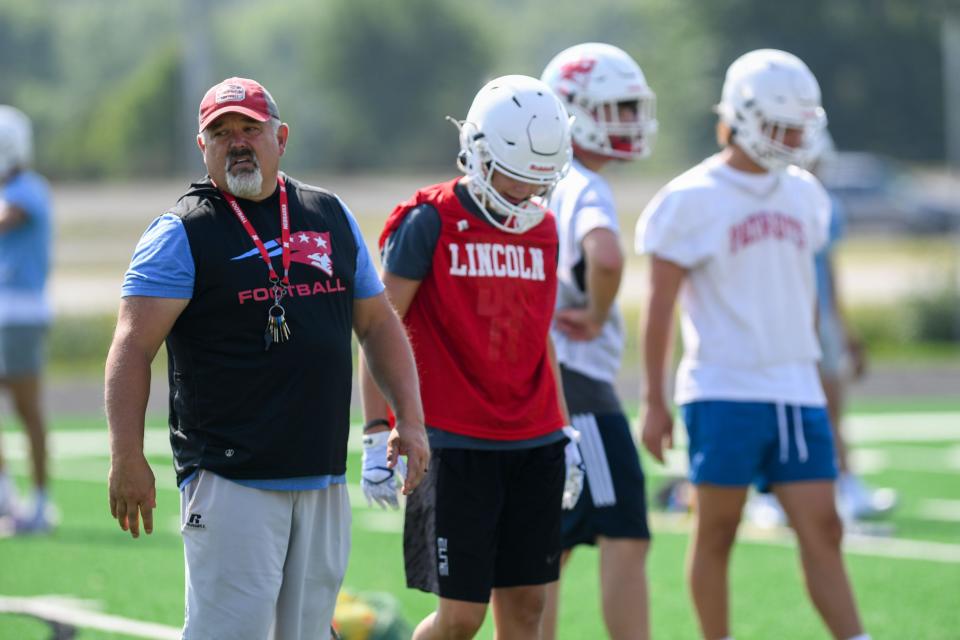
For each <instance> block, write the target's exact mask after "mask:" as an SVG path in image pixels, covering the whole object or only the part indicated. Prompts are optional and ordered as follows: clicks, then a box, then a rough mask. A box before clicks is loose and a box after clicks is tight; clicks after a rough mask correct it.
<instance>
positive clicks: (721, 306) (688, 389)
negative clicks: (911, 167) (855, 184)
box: [635, 156, 830, 406]
mask: <svg viewBox="0 0 960 640" xmlns="http://www.w3.org/2000/svg"><path fill="white" fill-rule="evenodd" d="M829 220H830V200H829V198H828V196H827V193H826V191H825V190H824V189H823V187H822V186H821V185H820V183H819V182H818V181H817V179H816V178H814V177H813V176H812V175H811V174H810V173H808V172H807V171H804V170H802V169H798V168H796V167H789V168H788V169H786V170H784V171H782V172H778V173H765V174H750V173H745V172H742V171H737V170H735V169H732V168H730V167H729V166H727V165H726V164H724V163H723V162H721V161H720V160H719V158H718V157H717V156H714V157H712V158H708V159H707V160H705V161H703V162H702V163H700V164H699V165H697V166H696V167H694V168H693V169H690V170H689V171H687V172H686V173H684V174H682V175H681V176H679V177H677V178H675V179H674V180H673V181H671V182H670V183H669V184H668V185H667V186H666V187H664V188H663V189H661V190H660V192H659V193H658V194H657V195H656V197H655V198H654V199H653V200H652V201H651V202H650V204H649V205H648V206H647V208H646V209H645V210H644V212H643V214H642V215H641V217H640V220H639V221H638V222H637V232H636V245H635V246H636V250H637V252H640V253H651V254H654V255H656V256H657V257H659V258H662V259H664V260H669V261H670V262H674V263H676V264H678V265H680V266H682V267H685V268H686V269H688V274H687V278H686V279H685V281H684V285H683V287H682V289H681V291H680V306H681V311H682V314H681V332H682V336H683V345H684V353H683V358H682V360H681V362H680V367H679V370H678V372H677V382H676V389H675V401H676V402H677V403H678V404H682V403H686V402H691V401H694V400H708V399H709V400H745V401H749V400H752V401H768V402H787V403H791V404H802V405H814V406H822V405H823V404H824V402H825V401H824V396H823V390H822V388H821V386H820V380H819V377H818V375H817V368H816V362H817V360H818V359H819V357H820V348H819V346H818V343H817V336H816V327H815V322H814V313H815V308H816V303H815V298H816V285H815V279H814V268H813V254H814V253H815V252H816V251H817V250H818V249H820V248H821V247H822V246H823V245H824V244H825V243H826V241H827V235H828V226H829Z"/></svg>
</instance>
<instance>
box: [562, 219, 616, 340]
mask: <svg viewBox="0 0 960 640" xmlns="http://www.w3.org/2000/svg"><path fill="white" fill-rule="evenodd" d="M582 246H583V255H584V266H585V269H584V271H585V273H584V283H585V285H586V294H587V306H586V307H585V308H583V309H560V310H559V311H557V314H556V322H557V328H558V329H559V330H560V331H562V332H563V333H565V334H566V335H567V336H569V337H570V338H572V339H573V340H592V339H594V338H596V337H597V336H598V335H600V332H601V330H602V329H603V325H604V323H606V321H607V317H608V316H609V315H610V309H611V308H612V307H613V302H614V300H615V299H616V297H617V292H618V291H619V290H620V280H621V278H622V277H623V251H622V250H621V248H620V239H619V237H618V236H617V234H616V233H615V232H614V231H613V230H612V229H607V228H602V227H601V228H596V229H593V230H592V231H590V232H589V233H587V235H586V236H584V238H583V241H582Z"/></svg>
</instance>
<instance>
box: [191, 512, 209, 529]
mask: <svg viewBox="0 0 960 640" xmlns="http://www.w3.org/2000/svg"><path fill="white" fill-rule="evenodd" d="M202 517H203V516H201V515H200V514H199V513H191V514H190V517H189V518H187V526H188V527H190V528H191V529H206V528H207V525H205V524H203V523H202V522H200V519H201V518H202Z"/></svg>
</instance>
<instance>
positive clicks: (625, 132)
mask: <svg viewBox="0 0 960 640" xmlns="http://www.w3.org/2000/svg"><path fill="white" fill-rule="evenodd" d="M542 79H543V80H544V82H546V83H547V84H548V85H550V88H552V89H553V90H554V92H555V93H556V94H557V95H558V96H559V97H560V99H561V101H562V102H563V104H564V106H565V107H566V109H567V111H568V113H569V114H570V115H571V116H573V117H574V121H573V129H572V137H573V154H574V158H573V162H572V164H571V168H570V172H569V173H568V174H567V175H566V176H565V177H564V178H563V179H562V180H561V181H560V183H559V184H558V185H557V188H556V189H555V190H554V192H553V195H552V196H551V198H550V208H551V210H553V211H554V212H555V213H556V216H557V226H558V230H559V234H560V259H559V263H558V272H559V273H558V280H559V282H558V295H557V310H556V317H555V322H554V327H553V331H552V336H553V342H554V345H555V346H556V349H557V360H558V361H559V363H560V372H561V375H562V377H563V390H564V395H565V397H566V402H567V408H568V409H569V411H570V414H571V420H572V422H573V426H574V428H575V429H577V431H579V433H580V450H581V453H582V454H583V460H584V466H585V468H586V482H585V483H584V486H585V488H586V489H588V490H585V491H584V492H583V493H582V494H581V496H580V500H579V501H578V502H577V504H576V506H575V507H574V508H573V509H572V510H571V511H567V512H564V517H563V548H564V554H563V556H562V562H565V561H566V560H567V558H568V557H569V555H570V553H571V552H572V551H573V548H574V547H575V546H577V545H582V544H589V545H597V546H598V547H599V549H600V589H601V593H602V601H603V616H604V622H605V623H606V628H607V633H608V634H609V636H610V637H611V638H614V639H615V640H617V639H625V638H640V639H642V638H648V637H649V635H650V630H649V626H650V625H649V620H648V617H649V616H648V606H647V600H648V598H647V582H646V569H645V563H646V556H647V549H648V548H649V545H650V531H649V529H648V527H647V512H646V498H645V495H644V476H643V471H642V469H641V468H640V459H639V456H638V454H637V449H636V446H635V445H634V441H633V438H632V436H631V435H630V425H629V423H628V422H627V417H626V415H625V413H624V411H623V407H622V405H621V403H620V399H619V398H618V397H617V392H616V389H615V388H614V383H615V381H616V377H617V372H618V371H619V368H620V360H621V356H622V354H623V345H624V328H623V318H622V316H621V315H620V310H619V309H618V308H617V305H616V296H617V292H618V290H619V287H620V278H621V276H622V273H623V252H622V250H621V248H620V226H619V223H618V221H617V212H616V208H615V206H614V201H613V193H612V191H611V189H610V185H609V184H608V183H607V181H606V180H605V179H604V178H603V177H602V176H601V174H600V172H601V171H603V169H604V168H605V167H607V166H608V165H610V164H611V163H615V162H626V161H632V160H636V159H639V158H645V157H647V156H648V155H650V152H651V151H652V150H653V143H654V138H655V136H656V132H657V120H656V115H655V114H656V96H655V95H654V92H653V91H652V90H651V89H650V87H649V85H648V84H647V81H646V78H645V77H644V74H643V71H642V70H641V69H640V66H639V65H638V64H637V63H636V61H634V59H633V58H631V57H630V55H629V54H627V53H626V52H625V51H623V50H621V49H619V48H617V47H614V46H611V45H609V44H601V43H586V44H579V45H576V46H573V47H570V48H569V49H566V50H564V51H562V52H560V53H559V54H557V56H556V57H554V58H553V60H551V61H550V63H549V64H548V65H547V67H546V69H545V70H544V72H543V76H542ZM557 591H558V588H557V585H556V584H553V585H551V586H550V587H548V592H549V594H550V595H549V600H548V603H549V604H548V612H549V615H548V616H547V618H546V619H545V624H544V637H545V638H548V639H552V638H554V637H555V635H556V629H555V626H556V615H557V611H556V604H557Z"/></svg>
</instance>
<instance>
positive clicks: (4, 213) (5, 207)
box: [0, 200, 27, 233]
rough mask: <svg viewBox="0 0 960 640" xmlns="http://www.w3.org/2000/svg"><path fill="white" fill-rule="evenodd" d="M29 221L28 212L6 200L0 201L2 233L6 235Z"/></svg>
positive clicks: (0, 230) (0, 226)
mask: <svg viewBox="0 0 960 640" xmlns="http://www.w3.org/2000/svg"><path fill="white" fill-rule="evenodd" d="M26 221H27V212H26V211H24V210H23V209H21V208H20V207H18V206H17V205H15V204H11V203H9V202H7V201H6V200H0V233H6V232H8V231H11V230H13V229H15V228H16V227H19V226H20V225H22V224H23V223H25V222H26Z"/></svg>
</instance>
